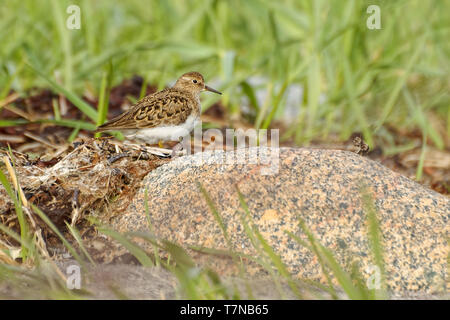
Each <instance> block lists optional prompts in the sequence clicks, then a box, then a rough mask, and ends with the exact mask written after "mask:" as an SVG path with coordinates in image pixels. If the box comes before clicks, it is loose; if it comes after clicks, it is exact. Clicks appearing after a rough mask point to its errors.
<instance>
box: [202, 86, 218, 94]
mask: <svg viewBox="0 0 450 320" xmlns="http://www.w3.org/2000/svg"><path fill="white" fill-rule="evenodd" d="M205 90H208V91H211V92H214V93H217V94H222V92H219V91H217V90H216V89H213V88H211V87H208V86H205Z"/></svg>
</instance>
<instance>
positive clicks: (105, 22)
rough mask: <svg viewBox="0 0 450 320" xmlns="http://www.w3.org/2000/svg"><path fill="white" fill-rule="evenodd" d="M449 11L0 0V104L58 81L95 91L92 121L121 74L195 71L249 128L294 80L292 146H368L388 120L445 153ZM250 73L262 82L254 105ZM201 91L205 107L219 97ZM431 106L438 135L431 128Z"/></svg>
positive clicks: (257, 1)
mask: <svg viewBox="0 0 450 320" xmlns="http://www.w3.org/2000/svg"><path fill="white" fill-rule="evenodd" d="M70 4H76V5H79V6H80V8H81V29H80V30H69V29H67V28H66V26H65V25H66V19H67V17H69V14H68V13H66V9H67V7H68V5H70ZM372 4H376V5H379V6H380V8H381V27H382V28H381V29H380V30H369V29H368V28H367V27H366V20H367V18H368V17H369V14H368V13H366V9H367V7H368V6H369V5H372ZM448 12H450V2H448V1H420V0H412V1H409V0H408V1H406V0H398V1H363V0H359V1H358V0H354V1H352V0H348V1H340V0H330V1H323V0H316V1H312V0H311V1H292V0H284V1H270V0H247V1H237V0H230V1H217V0H205V1H195V0H190V1H176V0H171V1H156V0H155V1H141V0H128V1H126V2H125V1H109V0H98V1H89V0H78V1H66V0H43V1H39V2H38V1H34V0H10V1H7V2H4V3H2V4H1V5H0V17H2V18H1V19H0V38H1V39H2V45H1V46H0V89H1V90H0V101H1V100H2V99H3V98H5V97H6V96H7V94H8V92H9V90H10V89H13V90H15V91H17V92H19V93H21V94H26V90H27V89H29V88H32V87H35V86H38V87H48V85H49V84H48V82H46V81H44V79H45V78H47V79H51V80H52V81H54V79H57V81H56V82H58V83H59V85H60V86H62V87H63V89H64V90H65V92H68V93H69V95H73V96H74V97H80V96H82V95H83V93H84V92H85V90H86V89H87V88H94V89H95V91H96V94H97V96H99V97H102V98H101V101H100V102H99V105H98V108H99V109H100V112H98V113H97V112H95V111H94V110H92V109H90V108H87V107H85V108H84V109H83V110H84V111H85V112H86V115H87V116H88V117H89V118H91V119H92V120H93V121H94V122H96V124H98V123H100V122H101V120H104V117H105V112H106V110H105V101H106V103H107V99H106V98H105V96H104V91H105V90H109V89H108V88H110V86H114V85H117V84H118V83H120V81H121V80H123V79H125V78H130V77H131V76H132V75H133V74H139V75H141V76H143V77H144V82H145V83H152V84H157V85H158V87H159V88H163V87H164V86H166V85H167V84H169V83H170V82H172V81H173V80H174V79H175V78H176V77H177V76H178V75H180V74H181V73H182V72H185V71H190V70H198V71H200V72H202V73H203V74H204V75H205V76H206V78H207V80H208V81H217V82H218V83H219V84H220V85H219V89H221V91H223V92H224V96H223V97H222V102H223V104H224V105H225V107H226V108H227V109H228V111H229V113H230V114H231V118H232V119H236V118H239V117H240V116H244V115H243V114H242V108H241V103H242V98H243V97H247V99H249V100H250V101H253V103H252V106H253V108H252V109H251V110H250V114H249V115H245V117H246V118H247V119H249V120H250V121H251V122H252V123H253V124H254V126H255V127H257V128H267V127H269V126H270V125H271V123H272V121H273V120H275V119H278V118H279V117H280V116H281V115H282V114H283V112H284V109H285V107H286V88H288V87H289V86H290V85H292V84H298V85H301V86H302V87H303V88H304V95H303V101H301V103H300V104H299V105H298V115H297V116H296V117H295V118H293V119H292V121H291V123H290V126H289V128H288V130H287V133H286V134H285V135H284V138H295V142H296V143H298V144H305V143H308V142H309V141H311V140H312V139H316V138H319V139H326V138H327V136H328V135H330V134H338V135H339V137H340V138H341V139H347V138H348V137H349V136H350V135H351V134H352V133H353V132H356V131H360V132H362V133H363V134H364V138H365V139H366V141H367V142H368V144H369V145H370V146H373V145H374V143H375V142H374V139H376V136H377V135H383V136H386V135H390V133H389V132H387V130H385V125H386V124H387V123H389V124H393V125H394V126H395V127H407V128H419V129H420V130H421V131H422V132H423V133H424V136H427V137H428V138H429V139H430V140H431V141H432V142H433V143H434V144H435V145H436V146H437V147H438V148H443V147H444V138H445V137H444V136H443V135H450V125H449V119H450V108H449V104H450V98H449V86H450V81H449V66H450V63H449V62H450V61H449V60H450V59H449V57H450V54H449V53H450V46H449V42H448V39H449V38H450V37H449V36H450V20H449V19H448ZM27 65H30V66H32V68H29V67H27ZM33 69H34V70H33ZM112 69H113V70H114V72H113V73H112V72H111V70H112ZM36 70H37V71H38V72H36ZM42 75H43V76H44V77H42ZM251 77H260V78H262V79H264V82H263V85H262V87H263V88H264V89H266V90H267V92H268V93H269V94H268V95H267V98H266V101H264V103H262V104H261V105H258V104H257V103H256V102H255V91H256V90H257V88H256V86H252V85H251V82H249V81H248V80H249V79H250V78H251ZM60 91H61V90H60ZM204 98H205V102H204V106H203V107H204V109H206V108H208V107H209V106H211V105H212V104H213V103H214V102H215V101H217V100H214V99H217V97H215V96H207V95H205V97H204ZM76 99H77V98H75V100H76ZM78 102H79V101H78ZM75 104H76V103H75ZM80 105H82V103H80ZM83 110H82V111H83ZM430 113H434V114H437V116H438V117H439V118H440V119H444V121H445V123H446V126H447V127H446V130H447V132H444V133H443V132H438V131H436V129H435V128H434V126H433V125H432V123H431V122H430V119H429V115H430ZM55 120H59V119H55ZM66 120H69V119H66ZM76 133H77V131H76V132H75V134H76ZM424 140H425V139H424ZM385 141H389V139H385Z"/></svg>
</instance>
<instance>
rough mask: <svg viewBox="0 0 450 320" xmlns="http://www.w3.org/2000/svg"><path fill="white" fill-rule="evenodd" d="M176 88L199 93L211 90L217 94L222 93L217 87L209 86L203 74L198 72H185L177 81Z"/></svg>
mask: <svg viewBox="0 0 450 320" xmlns="http://www.w3.org/2000/svg"><path fill="white" fill-rule="evenodd" d="M174 88H178V89H183V90H187V91H190V92H193V93H196V94H199V93H200V92H202V91H205V90H206V91H211V92H214V93H217V94H222V93H220V92H219V91H217V90H216V89H213V88H211V87H208V86H207V85H206V84H205V80H204V78H203V76H202V75H201V74H200V73H198V72H195V71H193V72H187V73H185V74H183V75H182V76H181V77H180V78H178V80H177V82H176V83H175V85H174Z"/></svg>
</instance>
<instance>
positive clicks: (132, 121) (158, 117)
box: [97, 90, 192, 131]
mask: <svg viewBox="0 0 450 320" xmlns="http://www.w3.org/2000/svg"><path fill="white" fill-rule="evenodd" d="M191 112H192V102H191V103H189V98H188V97H186V96H185V95H183V94H182V93H181V92H178V91H166V92H165V90H163V91H161V92H158V93H157V94H153V95H149V96H147V97H144V98H142V99H141V100H139V101H138V102H137V103H136V104H135V105H134V106H133V107H131V108H130V110H128V111H126V112H124V113H123V114H121V115H119V116H117V117H115V118H114V119H112V120H110V121H108V122H106V123H104V124H103V125H101V126H99V127H98V129H97V131H106V130H120V129H139V128H152V127H156V126H159V125H164V124H167V125H177V124H180V123H183V122H185V121H186V119H187V117H188V116H189V115H190V114H191Z"/></svg>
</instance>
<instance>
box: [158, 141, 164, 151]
mask: <svg viewBox="0 0 450 320" xmlns="http://www.w3.org/2000/svg"><path fill="white" fill-rule="evenodd" d="M158 147H160V148H161V149H164V145H163V142H162V141H161V140H159V141H158Z"/></svg>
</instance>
